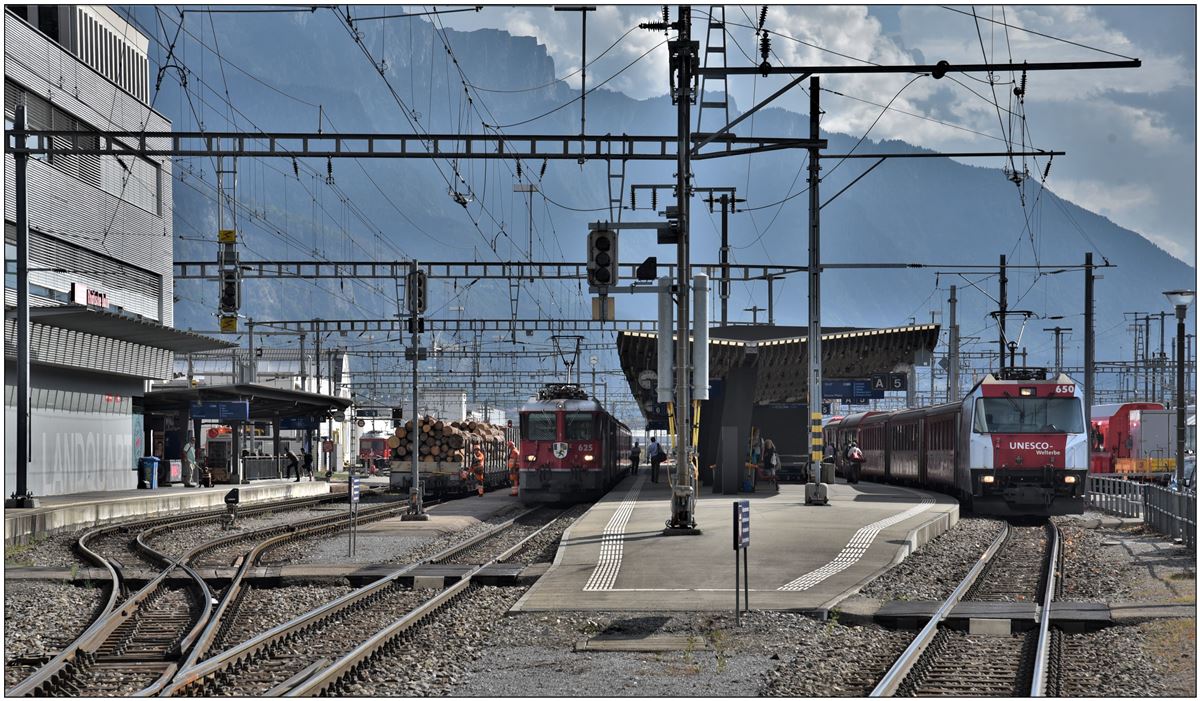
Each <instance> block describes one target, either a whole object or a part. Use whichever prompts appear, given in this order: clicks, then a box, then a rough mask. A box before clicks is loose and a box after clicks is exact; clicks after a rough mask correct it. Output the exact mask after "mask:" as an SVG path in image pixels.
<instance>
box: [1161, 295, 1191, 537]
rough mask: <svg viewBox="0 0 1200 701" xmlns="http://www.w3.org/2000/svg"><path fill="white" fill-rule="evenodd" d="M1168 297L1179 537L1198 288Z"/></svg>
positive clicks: (1180, 533)
mask: <svg viewBox="0 0 1200 701" xmlns="http://www.w3.org/2000/svg"><path fill="white" fill-rule="evenodd" d="M1163 294H1164V295H1166V297H1167V300H1169V301H1170V302H1171V304H1173V305H1175V320H1176V329H1175V485H1176V490H1177V491H1176V496H1175V499H1176V509H1177V513H1176V518H1175V530H1176V533H1175V535H1176V536H1177V537H1179V538H1182V537H1183V528H1184V525H1183V508H1184V501H1183V485H1184V475H1183V453H1184V450H1185V448H1186V444H1187V425H1186V422H1187V406H1186V399H1185V397H1184V394H1185V393H1186V389H1187V385H1186V383H1185V377H1186V375H1185V373H1184V368H1185V367H1186V363H1187V358H1185V357H1184V337H1185V334H1186V333H1187V329H1186V328H1185V326H1186V324H1185V322H1186V321H1187V309H1188V306H1189V305H1191V303H1192V300H1193V299H1195V298H1196V292H1195V291H1194V290H1171V291H1169V292H1164V293H1163Z"/></svg>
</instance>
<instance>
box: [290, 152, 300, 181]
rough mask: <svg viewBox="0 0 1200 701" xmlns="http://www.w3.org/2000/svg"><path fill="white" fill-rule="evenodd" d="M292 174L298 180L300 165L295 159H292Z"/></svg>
mask: <svg viewBox="0 0 1200 701" xmlns="http://www.w3.org/2000/svg"><path fill="white" fill-rule="evenodd" d="M292 173H293V174H294V175H295V176H296V179H297V180H299V179H300V164H299V163H297V162H296V159H295V157H293V158H292Z"/></svg>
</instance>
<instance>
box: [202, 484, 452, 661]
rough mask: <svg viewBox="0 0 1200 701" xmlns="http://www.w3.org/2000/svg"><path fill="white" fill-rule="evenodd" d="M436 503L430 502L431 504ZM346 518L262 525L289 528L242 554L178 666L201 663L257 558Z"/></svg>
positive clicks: (389, 509)
mask: <svg viewBox="0 0 1200 701" xmlns="http://www.w3.org/2000/svg"><path fill="white" fill-rule="evenodd" d="M435 507H436V505H435V506H431V507H430V508H435ZM407 509H408V502H407V501H403V502H396V503H391V504H382V505H380V506H379V507H377V508H372V509H369V510H367V511H365V512H360V514H359V520H360V522H362V521H372V520H375V519H377V518H385V517H387V516H391V515H393V514H394V513H395V512H397V511H404V510H407ZM346 520H347V519H346V514H332V515H330V516H325V517H322V518H320V519H313V520H312V521H310V522H307V523H305V524H287V525H286V526H273V527H271V528H270V529H262V530H263V531H271V530H277V529H279V528H287V532H285V533H281V534H279V535H275V536H271V537H269V538H268V539H267V540H264V541H261V542H259V543H258V544H256V545H255V546H254V547H253V548H251V549H250V551H249V552H248V553H246V555H245V556H244V557H243V558H242V564H241V565H240V566H239V567H238V570H237V573H236V574H235V575H234V577H233V580H232V581H230V583H229V587H228V588H226V590H225V594H224V595H223V596H222V597H221V601H220V602H219V603H218V604H217V607H216V609H215V610H214V612H213V615H212V616H211V617H210V618H209V619H208V622H207V624H206V625H205V628H204V630H203V632H202V633H201V634H200V635H199V636H198V637H197V639H196V641H195V643H194V644H193V645H192V646H191V647H190V648H188V649H189V652H188V655H187V657H186V658H185V659H184V661H183V663H182V664H180V666H179V669H181V670H183V669H189V668H191V667H195V666H196V665H197V664H199V663H200V658H201V657H202V656H203V655H204V654H205V653H206V652H208V650H209V649H210V648H211V647H212V645H213V643H214V642H216V640H217V637H218V636H219V634H220V632H221V627H222V624H223V623H224V622H225V614H226V613H227V612H228V611H229V609H230V608H231V607H233V606H234V604H235V603H237V600H238V598H239V597H240V596H241V594H242V585H243V582H244V580H245V577H246V574H247V573H248V572H249V571H250V568H252V567H257V566H258V559H259V558H260V557H262V555H263V554H265V553H266V551H268V550H270V549H271V548H274V547H275V546H277V545H282V544H283V543H285V542H287V541H289V540H294V539H298V538H307V537H310V536H313V535H316V534H318V533H320V532H322V531H324V530H328V529H330V528H333V529H335V530H336V529H337V528H338V527H343V528H344V527H345V522H346ZM297 525H301V526H302V527H301V528H300V529H299V530H297V529H296V526H297ZM255 533H257V534H258V535H257V536H256V535H255V534H238V535H235V536H229V537H228V538H225V539H223V541H224V542H222V543H221V544H220V545H219V546H218V547H224V546H225V545H229V544H232V543H236V542H238V541H239V540H249V539H251V538H254V537H261V535H262V533H261V532H260V531H256V532H255Z"/></svg>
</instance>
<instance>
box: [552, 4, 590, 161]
mask: <svg viewBox="0 0 1200 701" xmlns="http://www.w3.org/2000/svg"><path fill="white" fill-rule="evenodd" d="M554 11H555V12H578V13H579V15H580V17H582V19H583V29H582V37H581V38H582V40H583V46H582V49H581V51H580V59H579V70H580V71H581V73H582V75H581V77H580V81H579V135H580V136H583V135H584V134H586V133H587V13H589V12H595V11H596V6H595V5H557V6H555V8H554ZM582 152H583V151H582V150H581V151H580V153H581V154H582ZM579 162H580V163H583V157H582V156H580V158H579Z"/></svg>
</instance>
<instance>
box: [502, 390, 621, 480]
mask: <svg viewBox="0 0 1200 701" xmlns="http://www.w3.org/2000/svg"><path fill="white" fill-rule="evenodd" d="M520 417H521V445H520V460H521V468H520V478H519V484H520V489H519V493H520V498H521V503H523V504H545V503H553V504H566V503H571V502H578V501H589V500H592V499H597V498H599V497H600V496H602V495H604V494H605V493H606V492H608V490H609V489H611V488H612V486H613V485H614V484H616V483H617V482H619V481H620V480H621V478H622V477H623V476H624V475H625V474H626V472H628V468H629V448H630V446H631V445H632V443H631V437H630V433H629V428H628V427H627V426H625V424H623V423H621V422H620V421H618V420H617V419H616V417H614V416H613V415H612V414H610V413H608V411H606V410H605V409H604V407H603V406H602V405H601V404H600V402H598V401H596V400H595V399H593V398H590V397H588V396H587V394H586V393H585V392H584V391H583V389H581V388H580V386H579V385H577V384H557V383H556V384H547V385H546V386H545V387H544V388H543V389H541V390H539V391H538V396H537V397H536V398H535V399H531V400H529V401H528V402H526V403H525V404H524V405H523V406H522V407H521V412H520Z"/></svg>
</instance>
